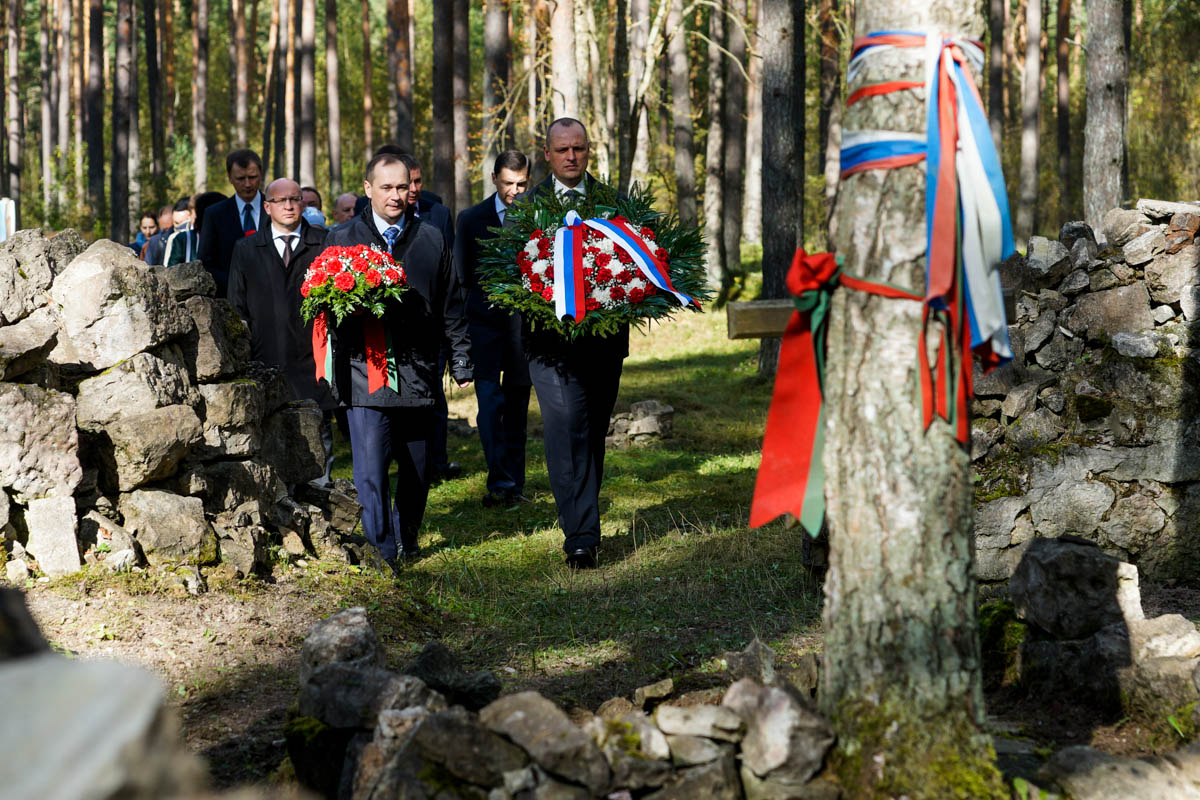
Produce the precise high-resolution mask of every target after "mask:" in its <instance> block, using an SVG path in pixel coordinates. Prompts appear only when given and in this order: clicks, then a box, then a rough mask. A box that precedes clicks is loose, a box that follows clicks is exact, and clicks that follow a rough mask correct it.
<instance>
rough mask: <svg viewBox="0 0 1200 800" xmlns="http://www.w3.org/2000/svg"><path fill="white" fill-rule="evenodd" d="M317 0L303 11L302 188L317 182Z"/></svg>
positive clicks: (305, 4) (306, 3)
mask: <svg viewBox="0 0 1200 800" xmlns="http://www.w3.org/2000/svg"><path fill="white" fill-rule="evenodd" d="M316 67H317V0H303V2H302V3H301V10H300V169H299V170H297V171H296V174H297V175H299V176H300V177H299V178H298V180H299V181H300V185H301V186H312V185H313V184H315V183H316V182H317V76H316Z"/></svg>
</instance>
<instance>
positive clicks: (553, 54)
mask: <svg viewBox="0 0 1200 800" xmlns="http://www.w3.org/2000/svg"><path fill="white" fill-rule="evenodd" d="M550 94H551V100H550V103H551V108H552V109H553V114H554V116H555V117H556V118H557V117H578V116H579V71H578V68H577V66H576V64H575V8H574V0H552V10H551V12H550Z"/></svg>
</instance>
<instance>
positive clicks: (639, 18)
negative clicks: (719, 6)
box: [622, 0, 745, 188]
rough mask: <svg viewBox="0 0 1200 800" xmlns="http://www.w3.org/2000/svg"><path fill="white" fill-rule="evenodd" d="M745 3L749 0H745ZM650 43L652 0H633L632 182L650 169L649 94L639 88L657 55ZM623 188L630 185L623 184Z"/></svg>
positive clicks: (630, 149) (631, 7) (630, 33)
mask: <svg viewBox="0 0 1200 800" xmlns="http://www.w3.org/2000/svg"><path fill="white" fill-rule="evenodd" d="M742 2H743V3H744V2H745V0H742ZM649 44H650V0H629V73H628V77H629V119H630V127H629V131H628V133H629V135H630V136H632V137H633V142H632V146H631V147H630V148H629V152H630V158H631V162H630V165H629V170H630V180H629V183H633V182H634V181H639V182H641V183H642V184H645V182H646V178H647V177H648V175H647V173H648V172H649V171H650V156H649V150H650V128H649V121H648V120H647V117H648V116H649V115H648V114H647V113H646V104H645V98H644V97H643V96H642V95H641V93H640V92H639V91H638V88H639V87H640V86H641V84H642V80H643V78H644V77H645V74H646V71H647V70H649V69H653V66H654V58H653V56H652V55H651V54H650V53H649V52H648V49H649ZM622 188H627V185H626V186H623V187H622Z"/></svg>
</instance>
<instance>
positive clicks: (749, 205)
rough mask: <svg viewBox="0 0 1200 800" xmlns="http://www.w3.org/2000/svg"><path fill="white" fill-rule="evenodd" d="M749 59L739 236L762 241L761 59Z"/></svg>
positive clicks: (758, 22)
mask: <svg viewBox="0 0 1200 800" xmlns="http://www.w3.org/2000/svg"><path fill="white" fill-rule="evenodd" d="M754 7H755V8H754V10H753V11H751V14H752V16H754V17H755V23H754V30H755V31H756V32H757V34H758V35H759V36H761V35H762V34H761V32H762V18H761V13H762V0H757V2H755V3H754ZM760 41H761V40H760ZM759 49H761V44H760V45H759ZM749 62H750V66H749V69H748V70H747V71H748V72H749V73H750V85H749V96H748V98H747V100H746V180H745V186H746V194H745V200H744V202H743V204H742V240H743V241H745V242H747V243H749V244H762V226H763V218H762V217H763V204H762V170H763V152H762V151H763V124H762V59H760V58H758V57H756V56H755V57H751V58H750V59H749Z"/></svg>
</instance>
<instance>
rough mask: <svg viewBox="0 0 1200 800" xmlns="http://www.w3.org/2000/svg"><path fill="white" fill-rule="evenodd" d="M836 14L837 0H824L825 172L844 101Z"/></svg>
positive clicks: (821, 127) (820, 127)
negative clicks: (833, 122)
mask: <svg viewBox="0 0 1200 800" xmlns="http://www.w3.org/2000/svg"><path fill="white" fill-rule="evenodd" d="M837 13H838V5H837V0H821V8H820V13H819V16H820V20H821V110H820V111H819V112H818V120H817V148H818V150H819V151H820V155H819V157H820V160H821V172H822V173H824V172H825V158H826V152H827V151H828V147H827V145H828V143H829V123H830V118H831V117H832V115H833V109H834V107H835V106H837V105H838V104H839V103H841V101H842V69H841V48H842V37H841V33H840V32H839V31H838V25H837Z"/></svg>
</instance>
